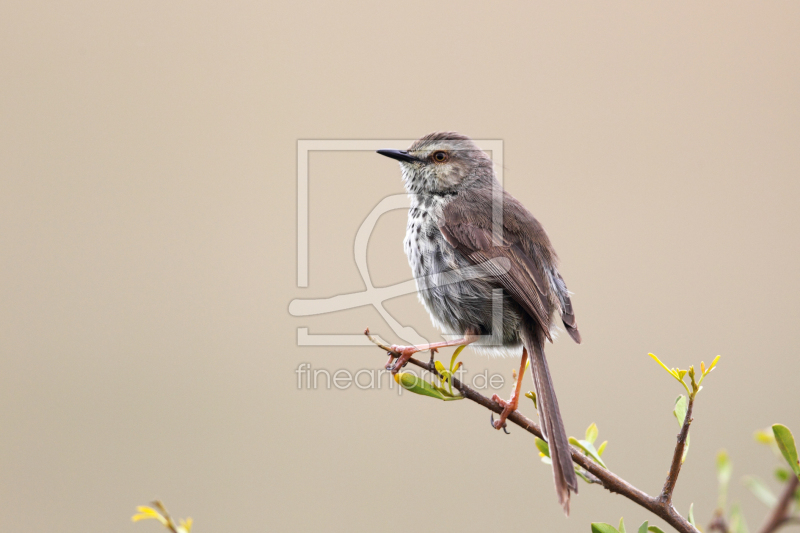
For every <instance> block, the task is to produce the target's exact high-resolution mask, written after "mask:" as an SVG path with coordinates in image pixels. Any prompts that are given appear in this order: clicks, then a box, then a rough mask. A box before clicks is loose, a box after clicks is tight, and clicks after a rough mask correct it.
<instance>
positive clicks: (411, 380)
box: [394, 372, 463, 401]
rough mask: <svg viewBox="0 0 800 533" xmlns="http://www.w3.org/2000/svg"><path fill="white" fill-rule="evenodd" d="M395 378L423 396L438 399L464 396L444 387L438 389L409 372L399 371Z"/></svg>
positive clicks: (452, 398)
mask: <svg viewBox="0 0 800 533" xmlns="http://www.w3.org/2000/svg"><path fill="white" fill-rule="evenodd" d="M394 380H395V381H396V382H397V383H398V384H399V385H400V386H401V387H403V388H404V389H406V390H407V391H409V392H413V393H414V394H419V395H421V396H430V397H431V398H436V399H437V400H445V401H446V400H460V399H462V398H463V397H462V396H451V395H449V394H446V393H445V392H444V391H443V390H442V389H438V388H436V387H434V386H433V385H431V384H430V383H428V382H427V381H425V380H424V379H422V378H421V377H419V376H416V375H414V374H411V373H408V372H398V373H397V374H395V375H394Z"/></svg>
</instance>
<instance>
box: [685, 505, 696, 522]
mask: <svg viewBox="0 0 800 533" xmlns="http://www.w3.org/2000/svg"><path fill="white" fill-rule="evenodd" d="M687 520H689V523H690V524H692V525H693V526H694V527H697V524H695V523H694V503H692V504H691V505H689V516H688V518H687Z"/></svg>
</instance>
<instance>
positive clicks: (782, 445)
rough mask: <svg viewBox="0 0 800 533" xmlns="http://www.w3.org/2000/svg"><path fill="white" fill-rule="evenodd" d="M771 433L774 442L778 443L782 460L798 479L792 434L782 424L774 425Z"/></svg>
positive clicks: (795, 450) (798, 471)
mask: <svg viewBox="0 0 800 533" xmlns="http://www.w3.org/2000/svg"><path fill="white" fill-rule="evenodd" d="M772 433H773V434H774V435H775V442H777V443H778V448H779V449H780V450H781V453H782V454H783V458H784V459H786V462H787V463H789V467H790V468H791V469H792V470H793V471H794V473H795V475H796V476H797V477H798V478H800V461H798V459H797V446H796V445H795V443H794V436H793V435H792V432H791V431H789V428H787V427H786V426H784V425H783V424H774V425H773V426H772Z"/></svg>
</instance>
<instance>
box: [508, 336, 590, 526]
mask: <svg viewBox="0 0 800 533" xmlns="http://www.w3.org/2000/svg"><path fill="white" fill-rule="evenodd" d="M522 333H523V335H522V340H523V343H524V344H525V348H526V349H527V350H528V353H529V354H530V358H531V371H532V372H533V382H534V384H535V386H536V399H537V405H538V409H539V420H540V422H541V424H542V431H543V432H544V435H545V437H546V439H547V443H548V445H549V447H550V459H551V460H552V462H553V477H554V478H555V484H556V496H557V497H558V503H560V504H561V507H563V508H564V513H565V514H566V515H567V516H569V495H570V490H572V491H573V492H575V493H576V494H577V492H578V478H577V477H576V476H575V469H574V467H573V466H572V453H571V452H570V446H569V440H568V439H567V432H566V431H565V429H564V422H563V421H562V420H561V412H560V411H559V409H558V400H557V399H556V392H555V390H554V389H553V380H552V379H550V370H549V369H548V368H547V360H546V359H545V356H544V337H543V335H542V334H541V333H540V332H539V327H538V326H536V325H534V324H532V323H530V321H526V324H525V325H524V326H523V329H522Z"/></svg>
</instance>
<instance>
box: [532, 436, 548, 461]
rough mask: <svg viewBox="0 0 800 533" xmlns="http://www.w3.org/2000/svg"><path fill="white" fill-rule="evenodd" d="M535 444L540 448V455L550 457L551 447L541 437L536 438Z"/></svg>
mask: <svg viewBox="0 0 800 533" xmlns="http://www.w3.org/2000/svg"><path fill="white" fill-rule="evenodd" d="M533 442H534V444H536V447H537V448H539V453H541V454H543V455H544V456H545V457H550V446H549V445H548V444H547V442H545V441H543V440H542V439H540V438H539V437H534V438H533Z"/></svg>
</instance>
